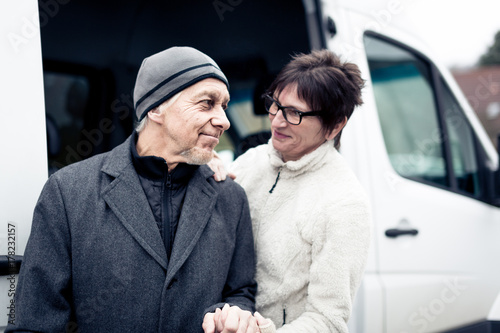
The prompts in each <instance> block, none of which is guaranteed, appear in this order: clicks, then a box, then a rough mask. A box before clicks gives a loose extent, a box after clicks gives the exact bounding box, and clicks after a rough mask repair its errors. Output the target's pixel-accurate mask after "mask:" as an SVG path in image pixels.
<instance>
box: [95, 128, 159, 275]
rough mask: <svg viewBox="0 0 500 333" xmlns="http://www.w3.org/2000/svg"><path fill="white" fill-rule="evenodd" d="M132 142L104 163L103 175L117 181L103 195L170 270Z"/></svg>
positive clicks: (146, 246)
mask: <svg viewBox="0 0 500 333" xmlns="http://www.w3.org/2000/svg"><path fill="white" fill-rule="evenodd" d="M130 140H131V138H130V137H129V138H128V139H127V140H126V141H125V142H124V143H123V144H121V145H120V146H118V147H116V148H115V149H114V150H112V151H111V153H110V155H109V156H108V159H107V160H106V162H105V163H104V166H103V168H102V171H103V172H104V173H106V174H108V175H110V176H112V177H114V179H113V180H112V181H111V182H110V183H109V184H107V185H106V186H104V188H103V190H102V192H101V195H102V197H103V198H104V200H105V201H106V203H107V204H108V205H109V207H110V208H111V210H112V211H113V213H114V214H115V215H116V216H117V217H118V219H119V220H120V222H121V223H122V224H123V225H124V227H125V228H126V229H127V230H128V232H129V233H130V234H131V236H132V237H134V239H135V240H136V241H137V243H139V245H140V246H142V247H143V248H144V250H145V251H146V252H147V253H149V254H150V255H151V256H152V257H153V258H154V259H155V260H156V261H157V262H158V263H159V264H160V265H161V266H162V267H163V269H165V270H166V269H167V253H166V250H165V245H164V244H163V241H162V239H161V236H160V233H159V230H158V226H157V225H156V222H155V219H154V216H153V213H152V212H151V209H150V207H149V203H148V200H147V198H146V195H145V194H144V191H143V190H142V185H141V183H140V180H139V177H138V175H137V173H136V171H135V168H134V166H133V164H132V159H131V153H130V144H131V143H130Z"/></svg>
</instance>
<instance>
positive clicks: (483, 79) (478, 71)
mask: <svg viewBox="0 0 500 333" xmlns="http://www.w3.org/2000/svg"><path fill="white" fill-rule="evenodd" d="M452 74H453V76H454V77H455V80H456V81H457V83H458V85H459V86H460V88H461V89H462V91H463V93H464V95H465V97H467V100H468V101H469V104H470V105H471V107H472V108H473V109H474V111H475V112H476V114H477V115H478V117H479V120H480V121H481V123H482V124H483V126H484V128H485V129H486V132H487V133H488V136H489V137H490V139H491V140H492V142H493V144H494V145H495V146H496V144H497V136H498V135H499V134H500V65H499V66H488V67H478V68H470V69H464V70H454V71H453V72H452Z"/></svg>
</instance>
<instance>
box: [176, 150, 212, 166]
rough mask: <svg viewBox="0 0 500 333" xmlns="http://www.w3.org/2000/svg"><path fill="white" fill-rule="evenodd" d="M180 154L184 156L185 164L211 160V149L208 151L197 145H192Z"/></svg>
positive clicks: (203, 162)
mask: <svg viewBox="0 0 500 333" xmlns="http://www.w3.org/2000/svg"><path fill="white" fill-rule="evenodd" d="M181 156H183V157H185V158H186V163H187V164H193V165H203V164H207V163H208V162H210V160H212V157H213V150H212V151H210V152H208V151H206V150H205V149H202V148H199V147H193V148H190V149H187V150H185V151H183V152H182V153H181Z"/></svg>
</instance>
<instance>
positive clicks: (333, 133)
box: [325, 117, 347, 141]
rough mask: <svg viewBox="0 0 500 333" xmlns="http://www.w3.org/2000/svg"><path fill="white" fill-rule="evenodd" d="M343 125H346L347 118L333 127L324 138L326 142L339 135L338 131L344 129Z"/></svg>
mask: <svg viewBox="0 0 500 333" xmlns="http://www.w3.org/2000/svg"><path fill="white" fill-rule="evenodd" d="M345 124H347V117H344V121H342V122H340V123H338V124H337V125H335V127H334V128H333V129H332V130H331V131H330V133H328V134H327V135H326V137H325V139H326V140H327V141H330V140H333V139H334V138H335V137H336V136H337V134H339V133H340V131H342V129H343V128H344V126H345Z"/></svg>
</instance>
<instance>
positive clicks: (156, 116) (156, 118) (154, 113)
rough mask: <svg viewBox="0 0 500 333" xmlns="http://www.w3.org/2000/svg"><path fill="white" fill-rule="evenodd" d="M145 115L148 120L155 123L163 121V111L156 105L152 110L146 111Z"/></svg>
mask: <svg viewBox="0 0 500 333" xmlns="http://www.w3.org/2000/svg"><path fill="white" fill-rule="evenodd" d="M146 117H148V118H149V120H151V121H153V122H155V123H157V124H162V123H163V112H161V111H160V107H159V106H157V107H155V108H154V109H152V110H149V111H148V114H147V115H146Z"/></svg>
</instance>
